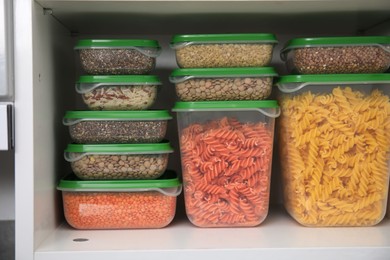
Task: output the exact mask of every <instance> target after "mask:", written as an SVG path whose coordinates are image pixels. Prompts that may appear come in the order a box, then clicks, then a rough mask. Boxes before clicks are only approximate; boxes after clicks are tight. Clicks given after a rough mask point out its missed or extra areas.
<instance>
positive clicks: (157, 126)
mask: <svg viewBox="0 0 390 260" xmlns="http://www.w3.org/2000/svg"><path fill="white" fill-rule="evenodd" d="M167 124H168V123H167V121H166V120H158V121H115V120H112V121H111V120H109V121H92V120H91V121H81V122H79V123H77V124H74V125H70V126H69V132H70V136H71V138H72V140H73V141H74V142H76V143H89V144H99V143H100V144H110V143H113V144H115V143H158V142H160V141H162V140H163V139H164V136H165V133H166V130H167Z"/></svg>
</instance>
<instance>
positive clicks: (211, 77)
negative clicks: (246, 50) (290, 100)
mask: <svg viewBox="0 0 390 260" xmlns="http://www.w3.org/2000/svg"><path fill="white" fill-rule="evenodd" d="M277 75H278V74H277V73H276V72H275V70H274V69H273V68H270V67H260V68H208V69H200V68H199V69H176V70H174V71H173V72H172V74H171V76H170V81H171V82H172V83H175V87H176V94H177V96H178V97H179V99H180V100H181V101H228V100H263V99H266V98H268V97H269V96H270V94H271V92H272V82H273V78H274V77H276V76H277Z"/></svg>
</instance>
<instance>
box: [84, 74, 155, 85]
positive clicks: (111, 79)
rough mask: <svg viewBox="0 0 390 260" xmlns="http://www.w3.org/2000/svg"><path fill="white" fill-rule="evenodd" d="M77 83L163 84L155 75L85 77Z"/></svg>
mask: <svg viewBox="0 0 390 260" xmlns="http://www.w3.org/2000/svg"><path fill="white" fill-rule="evenodd" d="M77 83H79V84H82V83H129V84H132V85H134V84H139V85H141V84H142V85H144V84H161V80H160V79H159V77H157V76H154V75H84V76H80V78H79V80H78V81H77Z"/></svg>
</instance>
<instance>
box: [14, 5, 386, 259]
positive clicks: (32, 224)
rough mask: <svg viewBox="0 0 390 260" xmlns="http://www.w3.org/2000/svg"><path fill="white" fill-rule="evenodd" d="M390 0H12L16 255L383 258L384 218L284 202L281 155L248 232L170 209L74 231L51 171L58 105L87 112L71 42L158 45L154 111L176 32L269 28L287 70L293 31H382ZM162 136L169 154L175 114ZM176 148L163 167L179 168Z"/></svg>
mask: <svg viewBox="0 0 390 260" xmlns="http://www.w3.org/2000/svg"><path fill="white" fill-rule="evenodd" d="M389 18H390V2H389V1H388V0H371V1H363V0H355V1H353V0H345V1H341V0H339V1H328V0H324V1H320V0H318V1H317V0H306V1H301V0H291V1H127V0H117V1H109V0H37V1H32V0H14V23H15V28H14V30H15V46H14V48H15V141H16V143H15V210H16V217H15V218H16V259H17V260H29V259H37V260H46V259H47V260H49V259H50V260H65V259H72V260H85V259H94V260H99V259H109V258H111V259H116V260H121V259H190V260H191V259H200V258H205V259H211V258H225V259H237V258H241V259H260V258H262V259H296V258H301V259H312V258H316V259H330V258H332V259H383V260H385V259H389V257H390V220H389V219H385V220H384V221H382V222H381V223H380V224H379V225H377V226H375V227H364V228H306V227H302V226H300V225H299V224H297V223H296V222H294V221H293V220H292V219H291V218H290V217H289V216H288V215H287V214H286V213H285V211H284V210H283V209H282V207H281V206H280V189H279V188H280V186H279V177H278V175H279V172H278V158H277V157H276V158H275V160H274V171H273V176H272V194H271V196H272V204H273V205H272V207H271V209H270V214H269V216H268V217H267V219H266V221H265V222H263V223H262V224H261V225H260V226H258V227H254V228H216V229H209V228H196V227H195V226H193V225H192V224H191V223H190V222H189V221H188V220H187V219H186V217H185V214H184V210H183V201H182V198H180V200H179V205H178V212H177V216H176V218H175V219H174V221H173V222H172V224H171V225H169V226H168V227H166V228H163V229H158V230H100V231H99V230H93V231H79V230H74V229H72V228H70V227H69V226H68V225H67V224H66V222H65V220H64V217H63V213H62V205H61V196H60V195H61V194H60V193H59V192H58V191H57V190H56V184H57V182H58V181H59V179H60V178H61V177H62V176H63V175H64V174H66V173H68V172H69V171H70V167H69V165H67V163H66V162H65V161H64V159H63V149H64V148H65V146H66V144H67V143H68V142H69V141H70V139H69V137H68V132H67V129H66V128H65V127H64V126H63V125H62V117H63V115H64V113H65V111H66V110H73V109H83V108H84V107H83V105H82V103H81V101H80V97H79V96H78V94H76V93H75V90H74V82H75V80H76V79H77V77H78V76H79V75H80V74H81V73H82V72H81V70H80V67H79V64H78V60H77V57H76V55H75V53H74V51H73V46H74V44H75V42H76V41H77V40H78V39H79V38H120V37H122V38H140V37H142V38H150V39H157V40H159V41H160V44H161V45H162V46H163V54H162V56H160V57H158V59H157V68H156V70H155V74H157V75H159V76H160V77H161V79H162V81H163V83H164V90H163V91H161V92H160V96H159V97H158V102H157V104H156V105H155V107H154V108H164V109H170V108H171V107H172V106H173V103H174V102H175V100H176V96H175V92H174V88H173V86H172V84H170V83H169V81H168V76H169V74H170V72H171V71H172V70H173V69H174V68H176V64H175V58H174V53H173V52H172V51H171V50H170V49H169V40H170V38H171V36H172V35H173V34H190V33H237V32H242V33H247V32H267V33H274V34H276V36H277V38H278V39H279V44H278V45H277V47H276V49H275V52H274V57H273V62H272V66H274V67H275V68H276V69H277V70H278V72H279V73H280V74H285V73H286V70H285V67H284V65H283V64H282V62H281V61H280V59H279V55H278V54H279V51H280V49H281V47H282V46H283V44H284V43H285V42H286V41H287V40H288V39H290V38H294V37H305V36H320V35H359V34H371V33H375V34H389V28H390V25H389ZM167 138H168V139H169V140H170V141H172V143H173V145H174V147H175V148H176V150H177V149H178V146H177V140H176V139H177V137H176V125H175V121H174V120H172V121H171V122H170V126H169V129H168V136H167ZM178 156H179V155H178V152H176V153H175V154H174V155H173V157H171V159H170V163H169V168H171V169H174V170H177V171H179V172H180V167H179V157H178Z"/></svg>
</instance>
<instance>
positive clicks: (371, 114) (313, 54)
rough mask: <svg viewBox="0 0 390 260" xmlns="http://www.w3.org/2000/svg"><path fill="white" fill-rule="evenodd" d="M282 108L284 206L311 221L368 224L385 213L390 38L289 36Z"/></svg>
mask: <svg viewBox="0 0 390 260" xmlns="http://www.w3.org/2000/svg"><path fill="white" fill-rule="evenodd" d="M281 57H282V59H283V60H285V61H286V63H287V68H288V69H289V70H290V72H291V73H300V74H298V75H293V74H292V75H287V76H283V77H280V79H279V80H278V82H277V86H278V88H279V92H280V106H281V109H282V113H281V117H280V121H279V123H280V124H279V125H280V157H281V158H280V162H281V164H282V175H283V192H284V204H285V207H286V209H287V211H288V212H289V214H290V215H291V216H292V217H293V218H294V219H295V220H296V221H297V222H299V223H300V224H302V225H305V226H312V227H320V226H326V227H333V226H372V225H375V224H377V223H379V222H380V221H381V220H382V219H383V217H384V215H385V212H386V205H387V193H388V187H389V185H388V184H389V173H390V74H385V73H383V72H385V71H386V70H387V69H388V68H389V66H390V37H389V36H379V37H374V36H368V37H324V38H303V39H293V40H291V41H289V42H288V43H287V44H286V46H285V48H284V49H283V50H282V53H281Z"/></svg>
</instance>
